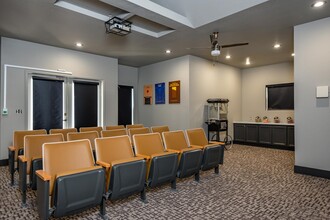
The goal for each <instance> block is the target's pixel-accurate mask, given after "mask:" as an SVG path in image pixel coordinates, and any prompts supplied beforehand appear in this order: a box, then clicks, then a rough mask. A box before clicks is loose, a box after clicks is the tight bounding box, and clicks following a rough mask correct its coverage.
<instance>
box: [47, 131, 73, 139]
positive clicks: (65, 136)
mask: <svg viewBox="0 0 330 220" xmlns="http://www.w3.org/2000/svg"><path fill="white" fill-rule="evenodd" d="M70 132H77V128H63V129H50V130H49V134H63V138H64V140H65V141H67V134H68V133H70Z"/></svg>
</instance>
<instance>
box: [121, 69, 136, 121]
mask: <svg viewBox="0 0 330 220" xmlns="http://www.w3.org/2000/svg"><path fill="white" fill-rule="evenodd" d="M138 79H139V71H138V68H135V67H130V66H124V65H118V85H125V86H133V87H134V123H135V124H137V123H138V121H139V118H138V97H139V94H138Z"/></svg>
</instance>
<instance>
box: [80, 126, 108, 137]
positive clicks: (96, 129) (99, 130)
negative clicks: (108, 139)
mask: <svg viewBox="0 0 330 220" xmlns="http://www.w3.org/2000/svg"><path fill="white" fill-rule="evenodd" d="M102 130H103V128H102V127H80V128H79V131H80V132H86V131H97V133H99V137H101V131H102Z"/></svg>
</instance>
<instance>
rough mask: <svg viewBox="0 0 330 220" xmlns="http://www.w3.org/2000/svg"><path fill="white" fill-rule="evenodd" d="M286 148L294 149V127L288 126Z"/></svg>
mask: <svg viewBox="0 0 330 220" xmlns="http://www.w3.org/2000/svg"><path fill="white" fill-rule="evenodd" d="M287 129H288V146H289V147H294V127H293V126H288V128H287Z"/></svg>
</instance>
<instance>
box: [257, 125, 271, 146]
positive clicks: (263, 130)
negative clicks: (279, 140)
mask: <svg viewBox="0 0 330 220" xmlns="http://www.w3.org/2000/svg"><path fill="white" fill-rule="evenodd" d="M259 143H261V144H272V127H271V126H267V125H260V126H259Z"/></svg>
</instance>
